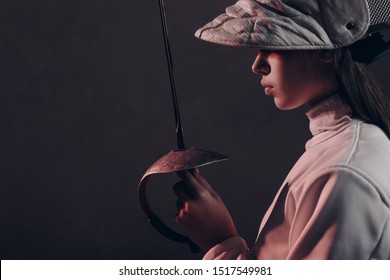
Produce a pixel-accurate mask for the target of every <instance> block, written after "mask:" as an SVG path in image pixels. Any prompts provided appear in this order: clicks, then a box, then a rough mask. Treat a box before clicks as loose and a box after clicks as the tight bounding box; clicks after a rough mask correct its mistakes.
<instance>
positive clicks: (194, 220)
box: [173, 170, 238, 250]
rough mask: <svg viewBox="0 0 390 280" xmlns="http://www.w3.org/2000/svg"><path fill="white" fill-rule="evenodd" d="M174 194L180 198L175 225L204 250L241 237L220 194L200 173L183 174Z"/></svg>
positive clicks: (195, 171) (189, 172)
mask: <svg viewBox="0 0 390 280" xmlns="http://www.w3.org/2000/svg"><path fill="white" fill-rule="evenodd" d="M178 175H179V176H180V178H181V179H182V181H180V182H179V183H177V184H175V185H174V187H173V191H174V192H175V194H176V196H177V197H178V203H177V206H178V210H179V212H178V214H177V215H176V223H177V224H178V225H179V227H180V229H181V230H182V231H183V232H184V233H185V234H186V235H187V236H188V237H189V238H190V239H191V240H192V241H193V242H194V243H196V244H197V245H198V246H199V247H200V248H201V249H202V250H208V249H210V248H211V247H213V246H214V245H216V244H218V243H220V242H222V241H224V240H226V239H228V238H230V237H234V236H238V233H237V230H236V228H235V226H234V223H233V220H232V217H231V216H230V213H229V211H228V210H227V208H226V206H225V204H224V203H223V201H222V199H221V198H220V197H219V195H218V194H217V193H216V192H215V191H214V190H213V189H212V187H211V186H210V185H209V184H208V182H207V181H206V180H205V179H204V178H203V177H202V176H201V175H200V174H199V171H198V170H192V171H181V172H178Z"/></svg>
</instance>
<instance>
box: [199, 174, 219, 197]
mask: <svg viewBox="0 0 390 280" xmlns="http://www.w3.org/2000/svg"><path fill="white" fill-rule="evenodd" d="M193 175H194V177H195V179H196V180H197V181H198V182H199V183H200V184H201V185H202V186H203V187H204V188H205V189H206V190H208V192H209V193H210V194H211V195H212V196H214V197H217V196H218V194H217V193H216V192H215V191H214V189H213V188H212V187H211V186H210V184H209V182H207V180H206V179H205V178H204V177H203V176H202V175H200V172H199V170H198V169H195V172H193Z"/></svg>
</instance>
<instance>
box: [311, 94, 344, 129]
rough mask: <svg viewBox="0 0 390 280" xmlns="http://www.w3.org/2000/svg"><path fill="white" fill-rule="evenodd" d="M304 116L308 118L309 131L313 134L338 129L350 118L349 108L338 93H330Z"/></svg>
mask: <svg viewBox="0 0 390 280" xmlns="http://www.w3.org/2000/svg"><path fill="white" fill-rule="evenodd" d="M306 116H307V117H308V118H309V120H310V126H309V128H310V132H311V133H312V135H313V136H315V135H317V134H319V133H321V132H325V131H335V130H338V129H339V128H340V127H341V126H343V125H344V124H347V123H349V122H350V120H351V116H352V111H351V108H350V107H349V106H348V105H347V104H346V103H345V102H343V101H342V100H341V98H340V96H339V95H338V94H335V95H332V96H330V97H328V98H327V99H325V100H323V101H321V102H320V103H318V104H317V105H316V106H314V107H313V108H311V109H310V110H309V111H308V112H307V113H306Z"/></svg>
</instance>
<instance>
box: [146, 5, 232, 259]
mask: <svg viewBox="0 0 390 280" xmlns="http://www.w3.org/2000/svg"><path fill="white" fill-rule="evenodd" d="M159 7H160V18H161V25H162V31H163V37H164V46H165V54H166V59H167V66H168V73H169V79H170V85H171V95H172V103H173V109H174V114H175V125H176V138H177V149H176V150H172V151H170V152H169V153H168V154H166V155H165V156H163V157H162V158H160V159H159V160H157V161H156V162H155V163H154V164H152V165H151V166H150V167H149V169H148V170H147V171H146V172H145V174H144V175H143V176H142V178H141V180H140V182H139V184H138V200H139V203H140V205H141V207H142V209H143V211H144V212H145V214H146V216H147V218H148V222H149V223H150V224H151V225H152V226H153V227H154V228H155V229H156V230H157V231H158V232H159V233H160V234H162V235H163V236H165V237H166V238H168V239H170V240H173V241H176V242H181V243H188V245H189V246H190V249H191V251H192V252H193V253H195V252H198V251H199V248H198V246H197V245H196V244H194V243H193V242H192V241H191V240H190V239H189V238H188V237H187V236H185V235H183V234H180V233H178V232H176V231H174V230H172V229H171V228H169V227H168V226H166V225H165V224H164V223H163V222H162V221H161V219H160V218H159V217H158V216H157V215H156V214H155V213H154V212H153V210H152V209H151V207H150V205H149V202H148V199H147V194H146V186H147V182H148V180H149V178H150V176H151V175H153V174H163V173H172V172H178V171H184V170H191V169H194V168H198V167H201V166H204V165H208V164H211V163H215V162H220V161H224V160H226V159H228V157H227V156H225V155H223V154H220V153H217V152H213V151H208V150H203V149H199V148H195V147H190V148H186V146H185V144H184V134H183V126H182V123H181V118H180V110H179V102H178V99H177V92H176V83H175V76H174V70H173V60H172V53H171V49H170V44H169V37H168V27H167V20H166V15H165V7H164V0H159Z"/></svg>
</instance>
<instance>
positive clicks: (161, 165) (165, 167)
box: [138, 148, 228, 253]
mask: <svg viewBox="0 0 390 280" xmlns="http://www.w3.org/2000/svg"><path fill="white" fill-rule="evenodd" d="M227 159H228V157H227V156H225V155H223V154H220V153H217V152H212V151H207V150H202V149H198V148H187V149H183V150H174V151H170V152H169V153H168V154H166V155H165V156H163V157H162V158H160V159H159V160H157V161H156V162H155V163H154V164H153V165H152V166H151V167H149V169H148V170H147V171H146V172H145V174H144V175H143V176H142V179H141V181H140V182H139V185H138V200H139V203H140V204H141V207H142V209H143V210H144V212H145V214H146V216H147V217H148V221H149V223H150V224H151V225H152V226H153V227H154V228H155V229H156V230H157V231H158V232H159V233H160V234H162V235H163V236H165V237H167V238H168V239H170V240H173V241H176V242H181V243H188V244H189V246H190V248H191V251H192V252H193V253H194V252H197V251H199V248H198V246H197V245H195V244H194V243H193V242H192V241H191V240H190V239H189V238H188V237H187V236H185V235H183V234H180V233H178V232H176V231H174V230H172V229H171V228H169V227H168V226H166V225H165V224H164V223H163V222H162V221H161V220H160V218H159V217H158V216H157V215H156V214H154V212H153V211H152V209H151V207H150V205H149V202H148V199H147V195H146V185H147V183H148V181H149V178H150V176H151V175H153V174H163V173H172V172H177V171H183V170H189V169H194V168H198V167H201V166H204V165H208V164H212V163H215V162H220V161H223V160H227Z"/></svg>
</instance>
